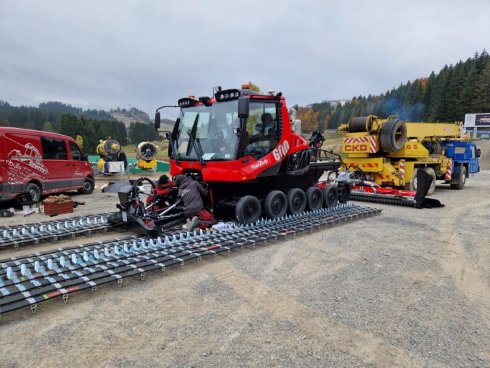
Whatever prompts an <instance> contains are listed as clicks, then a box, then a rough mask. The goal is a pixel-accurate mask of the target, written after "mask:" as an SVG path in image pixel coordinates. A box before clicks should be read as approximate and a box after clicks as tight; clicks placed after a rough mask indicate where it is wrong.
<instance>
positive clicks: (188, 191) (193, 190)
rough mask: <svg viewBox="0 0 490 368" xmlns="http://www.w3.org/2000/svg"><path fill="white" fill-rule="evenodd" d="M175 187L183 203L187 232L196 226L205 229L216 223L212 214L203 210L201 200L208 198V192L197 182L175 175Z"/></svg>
mask: <svg viewBox="0 0 490 368" xmlns="http://www.w3.org/2000/svg"><path fill="white" fill-rule="evenodd" d="M175 185H177V186H178V187H179V197H180V198H181V199H182V202H183V203H184V215H185V217H186V219H187V220H186V225H187V230H189V231H192V230H194V229H195V228H196V227H197V226H199V227H200V228H201V229H206V228H208V227H211V226H212V225H213V224H215V223H216V219H215V218H214V216H213V214H212V213H211V212H209V211H207V210H206V209H204V202H203V200H202V199H203V197H204V198H205V197H207V196H208V191H207V190H206V189H205V188H204V187H203V186H202V185H201V184H200V183H199V182H198V181H196V180H193V179H192V178H190V177H188V176H185V175H177V176H176V178H175Z"/></svg>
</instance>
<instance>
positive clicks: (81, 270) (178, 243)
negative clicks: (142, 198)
mask: <svg viewBox="0 0 490 368" xmlns="http://www.w3.org/2000/svg"><path fill="white" fill-rule="evenodd" d="M380 212H381V210H379V209H373V208H369V207H362V206H358V205H354V204H343V205H339V206H337V207H334V208H330V209H321V210H318V211H312V212H304V213H301V214H297V215H291V216H286V217H283V218H280V219H274V220H270V219H268V220H263V219H261V220H259V221H257V222H256V223H254V224H252V225H233V226H231V227H230V228H229V229H228V231H220V232H217V231H202V230H199V231H195V232H193V233H179V234H173V235H168V236H165V237H159V238H155V239H150V238H148V237H137V236H135V237H130V238H125V239H115V240H113V241H108V242H96V243H91V244H86V245H83V246H77V247H71V248H66V249H62V248H61V249H55V250H53V251H47V252H43V253H36V254H31V255H27V256H20V257H13V258H9V259H3V260H0V315H1V314H4V313H7V312H11V311H14V310H16V309H20V308H23V307H28V306H30V307H31V310H32V311H33V312H35V311H36V309H37V305H38V304H39V303H41V302H43V301H46V300H50V299H52V298H55V297H58V296H62V298H63V300H64V301H67V299H68V295H69V294H70V293H74V292H77V291H81V290H85V289H92V291H95V290H96V288H97V287H98V286H100V285H103V284H106V283H110V282H114V281H116V282H118V283H119V284H121V283H122V280H123V279H124V278H127V277H131V276H135V275H140V276H141V277H142V278H144V277H145V273H146V272H148V271H153V270H161V271H165V270H166V268H168V267H170V266H173V265H181V266H183V265H184V263H185V262H186V261H189V260H191V259H197V260H198V261H200V260H201V258H202V257H205V256H210V255H216V254H218V253H221V252H225V251H231V250H232V249H235V248H237V247H243V246H246V245H255V244H261V243H265V242H267V241H270V240H274V239H278V238H286V237H288V236H292V235H296V234H299V233H302V232H304V231H307V230H315V229H320V228H322V227H324V226H333V225H336V224H339V223H342V222H346V221H351V220H355V219H359V218H364V217H370V216H374V215H377V214H379V213H380Z"/></svg>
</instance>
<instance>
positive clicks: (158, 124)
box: [155, 111, 161, 130]
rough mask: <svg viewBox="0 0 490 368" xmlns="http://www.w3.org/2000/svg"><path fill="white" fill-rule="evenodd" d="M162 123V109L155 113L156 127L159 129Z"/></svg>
mask: <svg viewBox="0 0 490 368" xmlns="http://www.w3.org/2000/svg"><path fill="white" fill-rule="evenodd" d="M160 123H161V120H160V111H157V112H156V113H155V129H157V130H158V129H159V128H160Z"/></svg>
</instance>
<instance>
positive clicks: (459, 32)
mask: <svg viewBox="0 0 490 368" xmlns="http://www.w3.org/2000/svg"><path fill="white" fill-rule="evenodd" d="M489 16H490V1H487V0H481V1H479V0H465V1H464V0H462V1H454V0H445V1H435V0H434V1H430V0H425V1H422V0H411V1H407V0H405V1H396V0H392V1H376V0H371V1H360V0H359V1H350V0H343V1H342V0H339V1H329V0H324V1H316V0H311V1H293V0H281V1H275V0H269V1H266V0H262V1H256V0H249V1H232V0H216V1H213V0H208V1H184V0H180V1H175V0H174V1H167V0H154V1H150V0H138V1H129V0H104V1H100V0H83V1H66V0H60V1H57V0H56V1H55V0H43V1H34V0H0V100H3V101H7V102H9V103H10V104H11V105H14V106H20V105H29V106H37V105H38V104H39V103H42V102H47V101H60V102H64V103H67V104H71V105H73V106H76V107H82V108H84V109H104V110H110V109H115V108H117V107H121V108H129V107H136V108H138V109H141V110H143V111H145V112H147V113H148V114H150V116H153V114H154V111H155V109H156V108H158V107H159V106H161V105H174V104H176V102H177V100H178V99H179V98H181V97H185V96H189V95H194V96H210V95H211V94H212V91H213V87H214V86H222V87H223V89H227V88H239V87H240V85H241V84H243V83H246V82H248V81H252V82H253V83H254V84H256V85H258V86H259V87H260V88H261V90H262V91H268V90H275V91H276V92H279V91H280V92H282V93H283V94H284V95H285V97H286V100H287V103H288V104H289V105H290V106H291V105H293V104H299V105H307V104H310V103H314V102H321V101H325V100H338V99H351V98H352V97H354V96H359V95H364V96H367V95H369V94H371V95H377V94H381V93H384V92H386V91H387V90H389V89H392V88H394V87H397V86H399V85H400V84H401V83H406V82H407V81H409V80H414V79H416V78H420V77H427V76H429V75H430V73H431V72H432V71H435V72H438V71H439V70H440V69H441V68H443V67H444V65H445V64H448V65H449V64H455V63H457V62H458V61H459V60H466V59H467V58H469V57H472V56H473V55H474V54H475V52H481V51H482V50H483V49H486V50H487V51H490V18H489ZM176 115H177V112H174V111H168V112H166V113H165V112H164V113H163V117H169V118H175V116H176Z"/></svg>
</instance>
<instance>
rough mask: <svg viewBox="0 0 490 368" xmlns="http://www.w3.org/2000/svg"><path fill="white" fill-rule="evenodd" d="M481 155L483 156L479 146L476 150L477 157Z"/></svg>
mask: <svg viewBox="0 0 490 368" xmlns="http://www.w3.org/2000/svg"><path fill="white" fill-rule="evenodd" d="M480 156H481V149H480V148H478V149H477V150H476V157H477V158H478V157H480Z"/></svg>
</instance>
